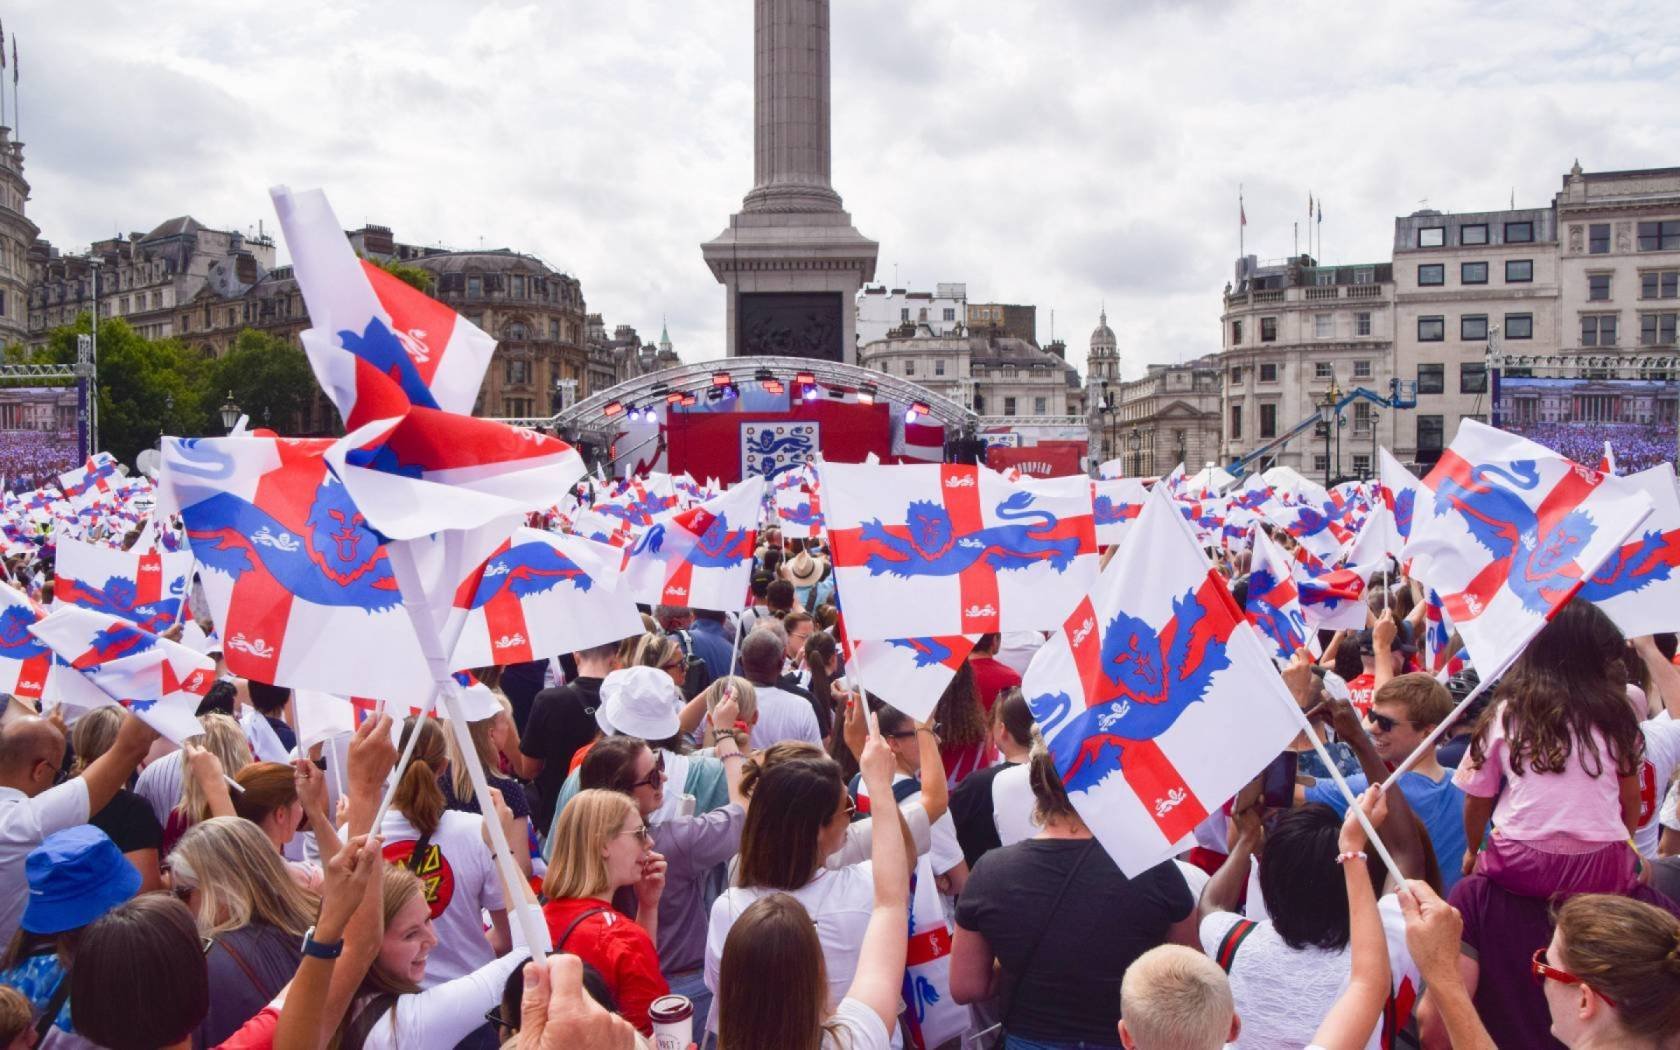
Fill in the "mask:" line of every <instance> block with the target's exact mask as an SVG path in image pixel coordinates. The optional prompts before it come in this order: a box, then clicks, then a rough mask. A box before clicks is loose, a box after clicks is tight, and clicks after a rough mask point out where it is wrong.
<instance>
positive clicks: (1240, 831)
mask: <svg viewBox="0 0 1680 1050" xmlns="http://www.w3.org/2000/svg"><path fill="white" fill-rule="evenodd" d="M1260 817H1261V805H1260V785H1259V781H1258V780H1256V781H1254V782H1253V783H1251V784H1249V785H1248V786H1247V787H1245V788H1243V789H1242V790H1241V791H1239V792H1238V793H1237V799H1236V803H1235V805H1234V807H1233V809H1232V812H1231V821H1230V827H1229V829H1228V830H1227V835H1228V838H1227V840H1226V841H1227V843H1228V845H1229V847H1230V852H1229V853H1227V854H1226V855H1225V863H1223V864H1221V865H1220V866H1219V870H1218V871H1216V872H1214V873H1213V877H1212V878H1210V879H1208V881H1207V885H1206V886H1203V887H1202V896H1201V899H1200V900H1199V901H1197V902H1196V921H1197V925H1198V927H1199V926H1200V923H1201V920H1202V919H1204V918H1206V917H1207V916H1209V915H1212V914H1214V913H1215V912H1221V911H1236V910H1237V902H1238V901H1239V900H1241V899H1242V893H1243V888H1244V887H1246V886H1247V885H1248V867H1249V861H1250V860H1251V859H1252V858H1253V857H1254V855H1255V854H1256V853H1258V852H1259V851H1260V847H1261V845H1262V844H1263V843H1264V841H1265V830H1264V827H1263V826H1262V825H1261V823H1260Z"/></svg>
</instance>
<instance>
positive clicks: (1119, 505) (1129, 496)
mask: <svg viewBox="0 0 1680 1050" xmlns="http://www.w3.org/2000/svg"><path fill="white" fill-rule="evenodd" d="M1148 496H1149V490H1148V489H1146V488H1144V487H1143V482H1141V481H1139V480H1138V479H1136V478H1116V479H1114V480H1111V481H1093V482H1091V523H1092V525H1094V526H1095V527H1096V533H1097V546H1099V547H1112V546H1114V545H1115V544H1116V543H1119V542H1120V537H1121V535H1122V534H1123V533H1124V532H1125V531H1126V527H1127V526H1128V525H1130V524H1131V523H1132V522H1134V521H1136V520H1137V516H1138V515H1139V514H1141V513H1143V501H1144V500H1145V499H1146V498H1148Z"/></svg>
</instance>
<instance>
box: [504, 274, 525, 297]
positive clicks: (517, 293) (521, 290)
mask: <svg viewBox="0 0 1680 1050" xmlns="http://www.w3.org/2000/svg"><path fill="white" fill-rule="evenodd" d="M509 281H510V282H511V283H510V286H509V290H508V294H509V295H511V296H513V297H514V298H515V299H523V298H525V276H524V274H517V273H516V274H514V275H513V276H512V277H511V278H509Z"/></svg>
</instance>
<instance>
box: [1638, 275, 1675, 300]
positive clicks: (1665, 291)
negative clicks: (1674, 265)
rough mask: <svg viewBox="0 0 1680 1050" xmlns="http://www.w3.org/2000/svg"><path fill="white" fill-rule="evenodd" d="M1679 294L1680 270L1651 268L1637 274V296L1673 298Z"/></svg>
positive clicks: (1643, 297)
mask: <svg viewBox="0 0 1680 1050" xmlns="http://www.w3.org/2000/svg"><path fill="white" fill-rule="evenodd" d="M1676 295H1680V271H1677V270H1652V271H1650V272H1648V273H1641V274H1640V275H1639V298H1641V299H1673V298H1675V297H1676Z"/></svg>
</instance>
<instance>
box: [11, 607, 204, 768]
mask: <svg viewBox="0 0 1680 1050" xmlns="http://www.w3.org/2000/svg"><path fill="white" fill-rule="evenodd" d="M29 633H30V634H33V635H34V636H35V637H36V638H38V639H40V640H41V642H42V643H44V644H45V645H46V646H47V647H48V648H50V649H51V650H52V651H53V652H54V653H56V654H57V655H58V657H59V659H60V660H62V661H64V662H65V663H67V664H69V665H70V667H71V669H73V670H74V671H76V672H79V673H80V675H81V676H82V678H83V679H85V680H86V682H87V683H89V684H91V685H92V686H94V687H95V689H97V695H98V696H99V698H100V700H101V701H102V703H101V704H94V705H91V706H103V705H110V704H120V705H122V706H123V707H126V708H128V709H129V710H131V711H133V712H134V713H135V714H136V715H138V716H139V717H140V719H141V720H142V721H144V722H145V723H146V724H147V725H149V726H151V727H152V728H153V729H155V730H157V732H158V733H160V734H162V735H163V736H165V737H167V738H168V739H170V740H172V741H174V742H175V743H177V744H180V743H184V742H185V741H186V740H187V738H188V737H193V736H197V735H199V734H201V733H203V732H204V727H203V726H202V725H200V724H199V721H198V718H197V715H196V713H197V711H198V705H199V703H200V702H201V701H203V699H204V695H205V694H206V693H208V692H209V691H210V686H211V685H213V684H214V683H215V681H216V664H215V662H214V661H213V660H211V659H210V658H209V657H208V656H202V655H200V654H198V653H195V652H193V651H192V650H191V649H189V648H187V647H186V646H184V645H179V644H177V643H175V642H171V641H169V640H168V639H165V638H159V637H157V636H156V635H154V634H152V633H151V632H150V631H147V630H144V629H142V628H140V627H136V626H135V625H134V624H133V623H130V622H129V621H127V620H124V619H122V618H120V617H117V616H112V615H109V614H106V613H96V612H90V611H89V610H87V609H80V608H65V609H59V610H57V611H55V612H54V613H53V614H52V615H51V616H48V617H47V618H46V619H44V620H41V621H40V622H38V623H34V624H31V625H30V626H29ZM83 695H87V694H85V693H84V694H83ZM65 702H66V703H67V704H70V703H72V701H71V700H70V699H69V698H68V697H66V698H65Z"/></svg>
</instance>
